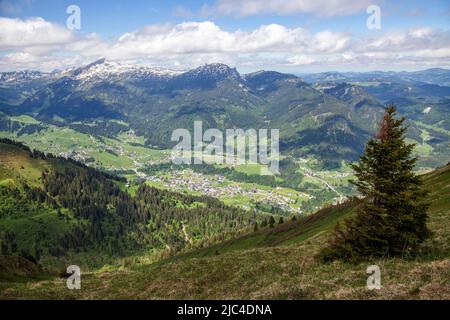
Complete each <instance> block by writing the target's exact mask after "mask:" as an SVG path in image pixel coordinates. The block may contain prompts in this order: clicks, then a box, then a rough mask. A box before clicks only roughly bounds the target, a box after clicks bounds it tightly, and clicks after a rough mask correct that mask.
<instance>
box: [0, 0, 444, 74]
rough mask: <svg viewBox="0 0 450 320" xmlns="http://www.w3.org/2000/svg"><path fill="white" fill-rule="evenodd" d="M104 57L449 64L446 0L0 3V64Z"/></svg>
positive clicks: (298, 66)
mask: <svg viewBox="0 0 450 320" xmlns="http://www.w3.org/2000/svg"><path fill="white" fill-rule="evenodd" d="M74 6H75V7H76V8H75V9H76V10H75V11H74V10H73V7H74ZM78 9H79V15H78V14H77V13H78V11H77V10H78ZM103 57H104V58H107V59H109V60H112V61H118V62H121V63H132V64H142V65H148V66H156V67H163V68H170V69H190V68H194V67H197V66H200V65H203V64H206V63H214V62H220V63H226V64H228V65H230V66H232V67H236V68H237V69H238V70H239V71H241V72H251V71H256V70H261V69H264V70H278V71H282V72H291V73H308V72H323V71H369V70H394V71H400V70H407V71H413V70H421V69H426V68H433V67H443V68H450V1H448V0H428V1H423V0H422V1H419V0H409V1H406V0H397V1H392V0H269V1H265V0H198V1H193V0H187V1H186V0H185V1H175V0H169V1H148V0H147V1H144V0H135V1H132V0H128V1H124V0H109V1H92V0H90V1H87V0H70V1H56V0H15V1H13V0H0V71H13V70H25V69H31V70H41V71H52V70H55V69H65V68H69V67H73V66H79V65H83V64H87V63H89V62H92V61H95V60H97V59H99V58H103Z"/></svg>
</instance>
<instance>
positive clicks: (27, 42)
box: [0, 17, 74, 49]
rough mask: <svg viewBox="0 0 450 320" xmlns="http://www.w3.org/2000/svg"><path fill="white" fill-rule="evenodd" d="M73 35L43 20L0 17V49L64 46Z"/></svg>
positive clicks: (72, 38)
mask: <svg viewBox="0 0 450 320" xmlns="http://www.w3.org/2000/svg"><path fill="white" fill-rule="evenodd" d="M73 40H74V36H73V34H72V33H71V32H70V31H69V30H68V29H65V28H63V27H61V26H58V25H55V24H53V23H51V22H48V21H46V20H44V19H42V18H31V19H28V20H21V19H11V18H1V17H0V49H11V48H17V47H32V46H46V45H56V44H64V43H68V42H70V41H73Z"/></svg>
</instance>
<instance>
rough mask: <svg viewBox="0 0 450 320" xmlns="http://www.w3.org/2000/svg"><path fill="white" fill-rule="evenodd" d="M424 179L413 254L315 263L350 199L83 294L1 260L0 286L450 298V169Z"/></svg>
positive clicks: (136, 267) (103, 273)
mask: <svg viewBox="0 0 450 320" xmlns="http://www.w3.org/2000/svg"><path fill="white" fill-rule="evenodd" d="M423 179H424V187H425V188H426V189H427V190H428V191H430V193H429V195H428V200H429V201H430V202H431V206H430V209H429V211H428V213H429V217H430V218H429V221H428V226H429V228H430V230H431V231H432V232H433V236H432V238H430V239H429V240H427V241H426V242H425V243H424V244H423V245H422V246H421V248H420V252H419V253H418V254H417V255H416V256H413V257H412V256H411V257H405V258H402V259H401V258H395V259H380V258H367V259H365V260H362V261H360V262H359V263H348V262H343V261H335V262H333V263H326V264H324V263H322V262H320V261H318V259H315V258H314V257H315V256H316V255H317V253H318V252H319V251H320V250H321V248H323V247H324V246H325V245H326V244H327V240H328V236H329V232H330V231H331V230H332V229H333V227H334V226H335V225H336V222H338V221H342V220H343V219H345V218H346V217H349V216H351V215H352V214H353V212H354V208H355V203H354V202H347V203H344V204H341V205H337V206H331V207H328V208H325V209H322V210H320V211H318V212H317V213H315V214H313V215H310V216H308V217H304V218H300V219H298V220H296V221H289V222H285V223H283V224H280V225H277V226H274V227H272V228H271V227H270V226H267V227H260V228H259V230H256V231H254V232H250V233H248V234H245V235H242V236H239V237H235V238H233V239H231V240H229V241H224V242H221V243H218V244H215V245H212V246H207V247H205V248H201V249H195V250H192V251H190V252H187V253H186V254H180V255H176V256H173V257H171V258H169V259H164V260H162V261H159V262H157V263H147V262H145V261H142V262H137V263H130V264H128V265H127V264H124V265H123V267H122V268H123V269H124V270H112V271H111V270H108V269H107V270H98V271H95V272H85V273H83V276H82V281H83V287H82V290H67V287H66V279H64V278H60V277H55V276H48V275H47V276H46V277H45V278H38V277H36V276H35V275H37V274H39V270H36V267H35V265H32V264H30V263H28V262H27V261H26V260H24V259H16V258H15V257H12V258H11V257H10V258H8V259H6V257H3V258H2V257H0V277H1V271H2V270H6V272H9V274H17V275H16V278H13V279H11V280H9V281H8V280H7V281H4V282H3V283H2V282H1V281H0V298H2V299H18V298H22V299H23V298H33V299H36V298H44V299H49V298H50V299H92V298H94V299H95V298H97V299H449V298H450V287H449V283H448V279H449V277H450V232H449V230H450V219H449V218H450V201H449V200H450V198H449V196H450V165H447V166H445V167H442V168H439V169H436V170H435V171H433V172H430V173H428V174H426V175H424V176H423ZM370 265H378V266H379V267H380V270H381V277H382V278H381V283H382V288H381V289H380V290H368V289H367V287H366V283H367V277H368V275H367V274H366V270H367V267H368V266H370ZM19 273H21V274H20V275H19ZM24 275H25V277H24ZM18 277H20V281H17V278H18ZM205 284H207V285H205ZM117 288H120V289H121V290H117Z"/></svg>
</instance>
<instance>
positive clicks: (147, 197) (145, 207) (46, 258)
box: [0, 139, 263, 267]
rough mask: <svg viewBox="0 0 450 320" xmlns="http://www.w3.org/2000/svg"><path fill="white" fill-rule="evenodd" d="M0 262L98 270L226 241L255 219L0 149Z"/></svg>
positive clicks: (13, 146) (205, 201) (16, 148)
mask: <svg viewBox="0 0 450 320" xmlns="http://www.w3.org/2000/svg"><path fill="white" fill-rule="evenodd" d="M0 200H1V201H0V243H1V254H3V255H17V256H22V257H25V258H27V259H28V260H31V261H33V262H38V263H41V264H42V265H44V266H48V267H55V266H63V265H64V263H63V261H67V259H70V261H69V262H70V263H72V264H76V263H80V264H83V263H87V264H89V265H97V264H98V265H100V264H103V263H105V262H108V261H110V259H111V258H112V257H120V256H126V255H131V254H135V253H146V254H152V253H156V252H158V253H159V254H173V253H174V252H178V251H180V250H182V249H184V248H188V247H196V246H202V245H205V244H207V243H211V242H215V241H219V240H223V239H227V238H230V237H231V236H233V235H236V234H239V233H241V232H243V231H248V230H249V229H250V228H252V227H253V225H254V224H255V222H260V220H262V219H263V216H262V215H259V214H257V213H255V212H249V211H244V210H242V209H238V208H234V207H230V206H226V205H224V204H223V203H222V202H220V201H219V200H217V199H215V198H211V197H207V196H191V195H186V194H180V193H174V192H170V191H165V190H159V189H155V188H152V187H149V186H147V185H145V184H141V185H131V186H129V185H128V184H126V183H125V181H123V180H121V179H118V178H115V177H112V176H110V175H108V174H105V173H102V172H99V171H96V170H94V169H92V168H89V167H86V166H83V165H81V164H79V163H77V162H74V161H71V160H66V159H64V158H57V157H54V156H52V155H45V154H44V153H42V152H38V151H32V150H30V149H29V148H28V147H26V146H24V145H22V144H20V143H17V142H13V141H10V140H5V139H4V140H1V142H0Z"/></svg>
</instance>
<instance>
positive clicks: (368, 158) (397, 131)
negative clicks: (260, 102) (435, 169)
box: [320, 106, 430, 261]
mask: <svg viewBox="0 0 450 320" xmlns="http://www.w3.org/2000/svg"><path fill="white" fill-rule="evenodd" d="M404 121H405V119H404V118H400V119H397V118H396V109H395V107H394V106H389V107H387V108H386V110H385V113H384V116H383V119H382V121H381V124H380V128H379V131H378V133H377V135H376V136H375V138H374V139H371V140H369V142H368V143H367V146H366V150H365V153H364V155H363V156H361V158H360V161H359V163H357V164H353V165H352V168H353V170H354V171H355V175H356V177H357V181H352V183H353V184H354V185H356V187H357V188H358V191H359V193H360V194H361V195H362V196H363V197H364V198H363V200H362V201H361V204H360V205H359V206H358V208H357V212H356V215H355V216H354V217H353V218H351V219H347V220H345V221H344V225H343V226H341V225H339V224H338V225H336V228H335V231H334V233H333V235H332V237H331V240H330V244H329V246H328V247H327V248H325V249H324V250H322V252H321V254H320V256H321V258H322V259H323V260H326V261H329V260H334V259H344V260H350V259H357V258H359V257H368V256H378V257H382V256H403V255H405V254H411V253H414V252H415V251H416V250H417V247H418V245H419V244H420V243H421V242H423V241H424V240H425V239H426V238H427V237H429V236H430V231H429V230H428V228H427V226H426V221H427V209H428V206H429V204H428V203H427V202H426V201H425V196H426V192H425V191H423V190H422V189H421V185H422V181H421V178H420V177H419V176H417V175H416V174H415V173H414V171H413V170H414V166H415V164H416V161H417V157H412V156H411V153H412V151H413V148H414V144H407V143H406V141H405V132H406V129H407V128H406V127H405V126H404Z"/></svg>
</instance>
